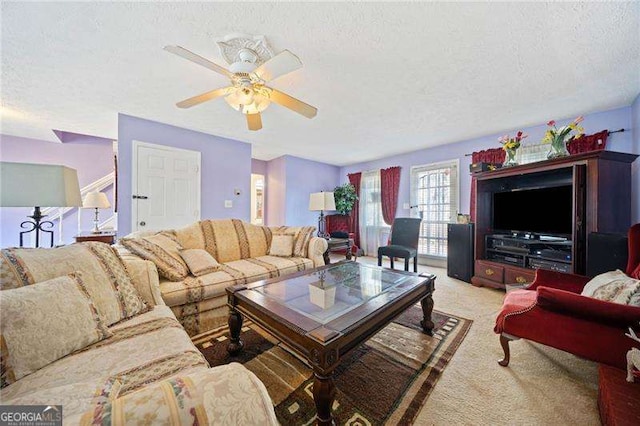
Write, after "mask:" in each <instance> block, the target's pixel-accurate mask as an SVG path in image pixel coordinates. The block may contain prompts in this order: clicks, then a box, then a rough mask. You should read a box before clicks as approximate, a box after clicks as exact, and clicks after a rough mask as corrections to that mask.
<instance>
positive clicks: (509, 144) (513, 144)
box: [498, 130, 529, 151]
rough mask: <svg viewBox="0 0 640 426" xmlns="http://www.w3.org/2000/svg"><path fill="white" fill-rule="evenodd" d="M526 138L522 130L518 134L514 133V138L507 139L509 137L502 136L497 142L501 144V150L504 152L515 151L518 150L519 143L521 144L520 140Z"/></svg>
mask: <svg viewBox="0 0 640 426" xmlns="http://www.w3.org/2000/svg"><path fill="white" fill-rule="evenodd" d="M528 136H529V135H525V134H524V133H522V130H520V131H519V132H518V133H516V137H515V138H511V137H509V135H504V136H502V137H500V139H498V141H499V142H500V143H501V144H502V149H504V150H505V151H508V150H510V149H514V150H515V149H518V148H520V142H522V140H523V139H525V138H526V137H528Z"/></svg>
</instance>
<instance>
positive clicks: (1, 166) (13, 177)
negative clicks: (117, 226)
mask: <svg viewBox="0 0 640 426" xmlns="http://www.w3.org/2000/svg"><path fill="white" fill-rule="evenodd" d="M41 206H44V207H81V206H82V198H81V196H80V185H79V184H78V173H77V172H76V170H75V169H71V168H69V167H65V166H58V165H50V164H30V163H9V162H5V161H3V162H0V207H33V214H32V215H31V216H28V217H29V218H31V219H33V220H26V221H24V222H22V223H21V224H20V227H21V228H23V229H27V228H30V229H27V230H26V231H22V232H20V247H23V238H24V235H25V234H29V233H31V232H33V233H34V235H35V247H40V233H41V232H42V233H45V234H49V236H50V237H51V242H50V246H51V247H53V231H48V230H46V229H44V228H45V227H47V228H52V227H53V222H50V221H43V220H42V219H43V218H44V217H46V215H43V214H42V212H41V211H40V207H41ZM61 220H62V219H61Z"/></svg>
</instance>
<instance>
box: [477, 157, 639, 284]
mask: <svg viewBox="0 0 640 426" xmlns="http://www.w3.org/2000/svg"><path fill="white" fill-rule="evenodd" d="M637 157H638V156H637V155H635V154H625V153H620V152H613V151H594V152H588V153H583V154H577V155H571V156H568V157H563V158H556V159H553V160H546V161H540V162H536V163H530V164H524V165H521V166H515V167H509V168H504V169H498V170H494V171H488V172H480V173H475V174H474V175H473V176H474V177H475V178H476V179H475V190H476V227H475V272H474V276H473V278H472V279H471V282H472V284H473V285H475V286H488V287H495V288H505V286H506V285H507V284H519V283H520V284H522V283H526V282H531V281H533V278H534V276H535V268H536V267H544V268H545V269H552V270H561V271H566V272H571V273H576V274H584V273H585V261H586V250H587V247H586V244H587V235H588V234H589V233H591V232H607V233H619V234H623V233H626V232H627V230H628V229H629V226H631V163H633V161H634V160H635V159H636V158H637ZM568 185H570V186H571V193H572V197H573V200H572V224H571V235H569V236H567V237H566V239H561V238H553V236H550V238H546V239H543V240H538V239H537V237H532V236H527V237H524V236H522V235H517V236H515V235H509V234H505V233H504V232H502V235H500V232H496V231H495V230H494V229H492V226H493V225H492V224H493V206H494V194H496V193H501V192H510V191H519V190H527V189H537V188H550V187H556V186H568ZM522 208H523V209H526V208H527V206H526V205H524V206H522ZM549 208H550V209H553V206H549ZM550 214H552V211H550ZM529 247H532V249H529ZM541 247H544V248H546V249H547V250H548V251H547V252H548V253H552V254H553V258H549V257H545V256H544V255H545V253H547V252H545V251H544V250H538V249H539V248H541ZM539 253H542V254H539ZM558 253H560V255H559V254H558ZM564 254H566V256H564ZM540 265H542V266H540Z"/></svg>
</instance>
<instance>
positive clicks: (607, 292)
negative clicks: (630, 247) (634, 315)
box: [581, 270, 640, 305]
mask: <svg viewBox="0 0 640 426" xmlns="http://www.w3.org/2000/svg"><path fill="white" fill-rule="evenodd" d="M638 293H640V280H636V279H633V278H631V277H628V276H627V275H626V274H625V273H624V272H622V271H620V270H616V271H611V272H605V273H604V274H600V275H598V276H596V277H594V278H593V279H592V280H591V281H589V282H588V283H587V284H586V285H585V286H584V289H583V290H582V293H581V294H582V296H587V297H593V298H594V299H598V300H603V301H605V302H613V303H620V304H623V305H629V304H637V303H638V302H639V301H638V296H640V295H639V294H638Z"/></svg>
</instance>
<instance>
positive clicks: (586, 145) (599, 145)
mask: <svg viewBox="0 0 640 426" xmlns="http://www.w3.org/2000/svg"><path fill="white" fill-rule="evenodd" d="M607 136H609V131H608V130H602V131H601V132H598V133H594V134H592V135H585V136H582V137H581V138H578V139H571V140H570V141H569V143H568V144H567V150H569V153H570V154H571V155H573V154H580V153H583V152H590V151H601V150H603V149H605V147H606V146H607Z"/></svg>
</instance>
